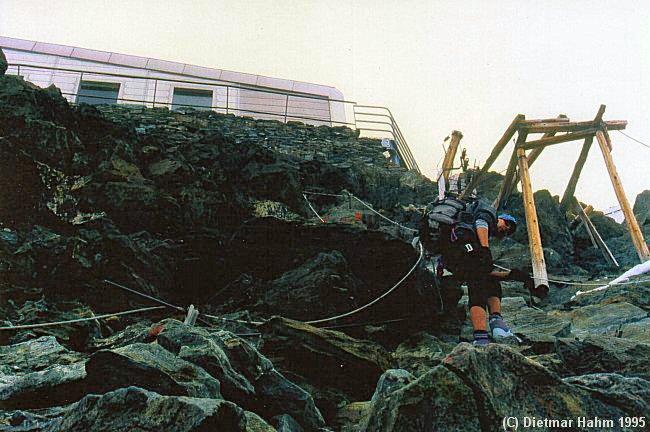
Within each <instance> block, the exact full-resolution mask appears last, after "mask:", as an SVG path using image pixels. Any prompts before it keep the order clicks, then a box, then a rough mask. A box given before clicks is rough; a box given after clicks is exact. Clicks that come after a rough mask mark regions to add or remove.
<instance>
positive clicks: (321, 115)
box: [0, 37, 347, 126]
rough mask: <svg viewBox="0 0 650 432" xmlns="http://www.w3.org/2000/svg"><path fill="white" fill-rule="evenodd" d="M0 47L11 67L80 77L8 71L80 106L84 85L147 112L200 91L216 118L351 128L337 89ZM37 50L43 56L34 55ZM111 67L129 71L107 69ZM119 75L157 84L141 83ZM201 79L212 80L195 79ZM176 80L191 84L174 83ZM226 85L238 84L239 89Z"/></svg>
mask: <svg viewBox="0 0 650 432" xmlns="http://www.w3.org/2000/svg"><path fill="white" fill-rule="evenodd" d="M3 42H4V43H3ZM7 42H10V43H11V46H13V48H12V47H7V46H3V45H7ZM30 44H31V45H30ZM0 46H3V51H4V53H5V55H6V57H7V60H8V62H9V64H23V65H26V64H29V65H36V66H43V67H48V68H60V69H71V70H74V71H81V72H72V71H61V70H58V71H55V70H51V69H50V70H47V69H37V68H29V67H27V66H21V67H20V71H18V68H17V67H15V66H10V68H9V70H8V73H14V74H16V73H18V72H20V75H21V76H23V77H24V78H25V79H26V80H27V81H30V82H33V83H34V84H36V85H38V86H40V87H48V86H50V85H52V84H54V85H56V86H57V87H58V88H59V89H61V92H62V93H63V95H64V96H65V97H66V98H67V99H68V100H69V101H70V102H75V100H76V96H75V95H76V93H78V91H79V85H80V82H81V80H82V79H83V80H84V81H101V82H112V83H119V84H120V90H119V94H118V98H119V99H120V100H119V101H118V103H120V104H146V105H147V106H153V105H154V104H155V105H156V106H168V107H170V108H171V103H172V98H173V92H174V88H176V87H180V88H197V89H205V90H208V89H209V90H212V91H213V100H212V105H213V107H215V110H216V111H217V112H222V113H225V112H229V113H234V114H236V115H241V116H249V117H254V118H259V119H269V120H279V121H300V122H304V123H309V124H315V125H322V124H327V125H332V126H337V125H341V124H344V123H345V122H347V116H346V110H345V106H344V104H343V103H341V102H332V101H330V100H331V99H334V100H342V99H343V95H342V94H341V93H340V92H339V91H338V90H336V89H335V88H333V87H327V86H321V85H318V84H311V83H303V82H296V81H290V80H283V79H278V78H270V77H262V76H257V75H251V74H243V73H238V72H232V71H222V70H219V69H210V68H204V67H200V66H192V65H185V64H181V63H175V62H167V61H163V60H156V59H146V58H141V57H135V56H128V55H123V54H116V53H107V52H101V51H93V50H86V49H82V48H75V47H66V46H61V45H52V44H43V43H39V42H30V41H22V40H17V39H10V38H2V37H0ZM34 50H39V51H41V52H34ZM74 56H78V57H84V58H83V59H82V58H75V57H74ZM109 61H111V62H119V63H124V64H126V65H118V64H112V63H107V62H109ZM165 71H166V72H165ZM93 72H99V73H108V74H114V75H116V76H110V75H101V74H98V73H93ZM119 75H130V76H138V77H144V78H146V77H152V78H151V79H139V78H130V77H123V76H119ZM189 75H194V76H189ZM197 75H200V76H203V77H207V78H201V77H196V76H197ZM153 77H155V78H158V81H157V82H156V80H155V79H153ZM164 79H168V80H171V81H165V80H164ZM173 80H181V81H191V82H192V83H186V82H183V83H181V82H173ZM223 80H228V81H237V83H232V82H225V81H223ZM219 84H221V85H219ZM246 84H248V85H253V86H264V87H270V88H272V89H277V91H289V92H301V93H311V94H312V95H313V96H312V97H306V96H301V95H289V96H287V95H284V94H276V93H273V92H264V91H259V90H258V89H250V88H248V89H247V88H239V87H240V86H241V85H246ZM154 92H155V95H154ZM154 96H155V97H154Z"/></svg>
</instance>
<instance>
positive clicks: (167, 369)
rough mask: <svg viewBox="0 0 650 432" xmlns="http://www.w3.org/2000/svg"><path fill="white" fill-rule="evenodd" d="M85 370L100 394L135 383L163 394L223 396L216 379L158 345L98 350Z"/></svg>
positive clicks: (90, 386)
mask: <svg viewBox="0 0 650 432" xmlns="http://www.w3.org/2000/svg"><path fill="white" fill-rule="evenodd" d="M86 372H87V374H88V376H87V379H86V381H87V385H88V387H89V388H90V389H93V391H95V392H98V393H106V392H108V391H111V390H115V389H118V388H120V387H126V386H129V385H136V386H139V387H142V388H145V389H149V390H151V391H156V392H158V393H160V394H164V395H171V396H192V397H203V398H215V399H220V398H221V392H220V384H219V381H218V380H217V379H216V378H214V377H212V376H211V375H210V374H208V373H207V372H206V371H205V370H203V369H202V368H201V367H199V366H196V365H194V364H193V363H190V362H188V361H185V360H183V359H181V358H179V357H176V356H175V355H174V354H172V353H170V352H169V351H167V350H166V349H164V348H162V347H161V346H159V345H156V344H143V343H134V344H130V345H127V346H124V347H122V348H116V349H114V350H101V351H98V352H96V353H95V354H93V355H92V357H90V359H89V360H88V363H87V364H86Z"/></svg>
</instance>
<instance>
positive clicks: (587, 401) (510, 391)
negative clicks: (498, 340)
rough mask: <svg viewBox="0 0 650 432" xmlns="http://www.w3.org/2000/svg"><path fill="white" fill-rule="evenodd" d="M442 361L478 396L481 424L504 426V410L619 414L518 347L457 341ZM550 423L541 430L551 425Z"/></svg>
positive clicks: (547, 415)
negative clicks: (479, 344)
mask: <svg viewBox="0 0 650 432" xmlns="http://www.w3.org/2000/svg"><path fill="white" fill-rule="evenodd" d="M444 365H445V366H446V367H447V368H449V369H450V370H451V371H453V372H454V373H455V374H456V375H458V377H460V378H461V379H462V382H464V383H465V384H466V385H468V386H469V387H470V388H471V389H472V391H473V393H474V395H475V397H476V400H477V408H478V417H479V419H480V421H481V426H482V429H483V430H497V429H500V428H501V427H502V421H503V418H504V417H506V416H513V417H517V418H518V419H519V421H520V422H521V421H523V418H524V417H536V418H538V419H539V418H541V419H576V418H577V417H587V418H594V417H596V416H598V417H600V418H618V417H619V416H623V415H625V412H624V411H622V410H621V409H619V408H617V407H614V406H612V405H608V404H606V403H604V402H602V401H601V400H599V399H596V398H594V397H593V396H592V395H591V393H590V392H587V391H585V390H583V389H581V388H579V387H576V386H573V385H571V384H568V383H565V382H564V381H562V380H561V379H560V378H559V377H558V376H557V375H556V374H554V373H553V372H551V371H549V370H548V369H546V368H544V367H543V366H541V365H540V364H539V363H537V362H534V361H532V360H530V359H528V358H526V357H524V356H523V355H521V354H519V353H517V352H516V351H514V350H512V349H510V348H508V347H506V346H503V345H498V344H491V345H489V346H487V347H485V348H481V347H474V346H472V345H469V344H460V345H458V346H457V347H456V348H455V349H454V351H452V353H451V354H450V355H449V356H448V357H447V359H445V362H444ZM550 429H552V428H548V426H547V427H546V428H545V429H544V430H550Z"/></svg>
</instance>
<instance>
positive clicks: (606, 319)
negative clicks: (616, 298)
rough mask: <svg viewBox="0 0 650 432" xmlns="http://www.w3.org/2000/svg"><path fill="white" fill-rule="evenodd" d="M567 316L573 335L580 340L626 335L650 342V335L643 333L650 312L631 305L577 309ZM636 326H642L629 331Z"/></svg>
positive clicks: (611, 304)
mask: <svg viewBox="0 0 650 432" xmlns="http://www.w3.org/2000/svg"><path fill="white" fill-rule="evenodd" d="M567 315H568V316H569V317H570V319H571V328H572V331H573V334H575V335H576V336H578V337H580V338H584V337H586V336H588V335H592V334H595V335H603V336H612V337H621V336H622V335H623V334H624V333H625V334H628V335H629V336H635V337H636V338H638V339H640V340H643V341H646V342H650V339H647V337H648V336H650V333H647V332H643V331H642V330H643V324H647V323H648V321H649V320H648V312H647V311H645V310H643V309H641V308H639V307H637V306H634V305H632V304H630V303H625V302H621V303H610V304H604V305H589V306H584V307H581V308H576V309H574V310H572V311H571V312H570V313H569V314H567ZM634 324H637V325H638V324H641V328H636V329H634V327H633V328H631V329H630V331H628V330H627V328H628V326H633V325H634ZM623 337H624V336H623Z"/></svg>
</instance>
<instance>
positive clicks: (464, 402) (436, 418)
mask: <svg viewBox="0 0 650 432" xmlns="http://www.w3.org/2000/svg"><path fill="white" fill-rule="evenodd" d="M372 399H373V400H372V404H371V408H370V412H369V413H368V418H367V420H366V421H365V422H363V424H362V426H361V428H360V430H362V431H364V432H370V431H386V432H392V431H414V432H415V431H421V432H433V431H454V430H458V428H459V427H460V425H462V428H463V430H466V431H477V432H478V431H480V430H482V429H481V425H480V423H479V419H478V417H477V415H476V413H477V408H478V407H477V405H476V401H475V399H474V394H473V393H472V389H471V388H470V387H468V386H467V385H465V384H464V383H463V381H462V380H461V379H460V378H459V377H458V376H457V375H456V374H454V373H453V372H451V371H450V370H449V369H447V368H445V367H444V366H437V367H435V368H434V369H432V370H430V371H429V372H427V373H426V374H424V375H422V376H421V377H420V378H418V379H417V380H415V381H413V382H411V383H410V384H402V385H401V386H395V387H392V388H390V387H389V388H387V389H381V388H378V389H377V391H376V392H375V394H374V395H373V397H372Z"/></svg>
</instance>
